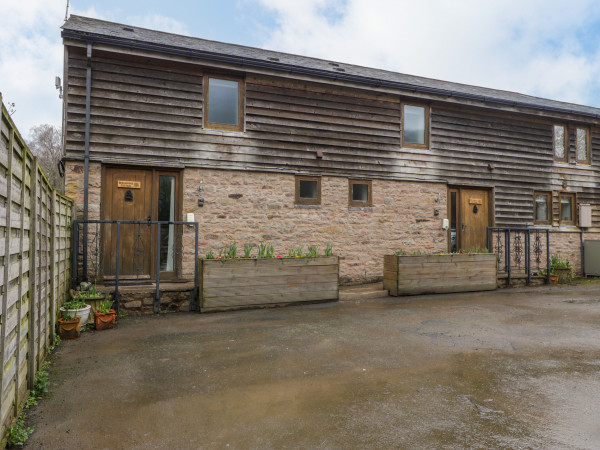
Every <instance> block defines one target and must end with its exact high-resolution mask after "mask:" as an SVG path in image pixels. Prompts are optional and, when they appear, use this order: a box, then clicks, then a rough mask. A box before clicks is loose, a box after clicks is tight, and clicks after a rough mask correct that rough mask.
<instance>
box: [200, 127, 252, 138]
mask: <svg viewBox="0 0 600 450" xmlns="http://www.w3.org/2000/svg"><path fill="white" fill-rule="evenodd" d="M202 132H203V133H204V134H212V135H215V136H235V137H239V136H240V135H242V136H245V135H246V131H243V130H240V131H233V130H216V129H214V128H202Z"/></svg>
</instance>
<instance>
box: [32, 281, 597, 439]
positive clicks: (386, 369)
mask: <svg viewBox="0 0 600 450" xmlns="http://www.w3.org/2000/svg"><path fill="white" fill-rule="evenodd" d="M52 361H53V364H52V366H51V369H50V377H51V386H50V393H49V396H48V397H47V398H46V399H44V400H42V401H41V402H40V404H39V405H38V406H37V407H34V408H33V409H31V410H30V411H29V412H28V415H29V416H30V420H29V422H30V425H31V426H33V427H34V428H35V432H34V433H33V435H32V436H31V437H30V439H29V442H28V443H27V445H26V448H48V449H59V448H62V449H88V448H90V449H92V448H98V449H104V448H108V449H120V448H133V449H155V448H169V449H175V448H182V449H187V448H260V449H263V448H267V449H268V448H407V449H414V448H435V449H445V448H448V449H454V448H470V449H478V448H481V449H484V448H485V449H487V448H511V449H512V448H544V449H547V448H565V449H571V448H574V449H575V448H576V449H581V448H590V449H593V448H600V285H591V286H583V287H575V288H566V287H553V288H548V287H543V288H531V289H505V290H499V291H495V292H484V293H470V294H450V295H435V296H434V295H430V296H418V297H410V298H394V297H388V298H379V299H372V300H360V301H345V302H339V303H331V304H319V305H305V306H294V307H288V308H279V309H266V310H252V311H237V312H228V313H216V314H204V315H200V314H194V313H179V314H167V315H157V316H146V317H128V318H126V319H124V320H121V321H120V322H119V323H118V326H117V328H116V329H114V330H108V331H102V332H87V333H84V334H83V335H82V337H81V338H80V339H78V340H73V341H63V342H62V343H61V345H60V346H59V347H58V349H57V351H56V353H55V355H54V356H53V357H52Z"/></svg>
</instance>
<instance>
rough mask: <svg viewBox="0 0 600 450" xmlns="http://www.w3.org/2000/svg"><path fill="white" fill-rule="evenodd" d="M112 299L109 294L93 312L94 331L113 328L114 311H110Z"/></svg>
mask: <svg viewBox="0 0 600 450" xmlns="http://www.w3.org/2000/svg"><path fill="white" fill-rule="evenodd" d="M112 303H113V301H112V297H111V296H110V294H109V295H108V296H107V297H106V298H105V299H104V300H102V301H101V302H100V307H99V309H98V310H94V316H95V321H96V330H107V329H109V328H114V326H115V310H114V309H112Z"/></svg>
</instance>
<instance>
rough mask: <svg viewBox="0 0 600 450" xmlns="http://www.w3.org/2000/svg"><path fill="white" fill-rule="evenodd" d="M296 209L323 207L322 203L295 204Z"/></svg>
mask: <svg viewBox="0 0 600 450" xmlns="http://www.w3.org/2000/svg"><path fill="white" fill-rule="evenodd" d="M294 209H322V206H321V205H294Z"/></svg>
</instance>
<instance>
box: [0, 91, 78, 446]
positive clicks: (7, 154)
mask: <svg viewBox="0 0 600 450" xmlns="http://www.w3.org/2000/svg"><path fill="white" fill-rule="evenodd" d="M1 102H2V97H1V95H0V103H1ZM0 140H1V142H0V302H1V309H0V360H1V361H2V367H1V370H0V388H1V392H0V436H4V433H5V431H6V428H7V427H8V426H9V425H10V423H11V421H12V419H13V418H14V417H15V416H16V415H17V414H18V412H19V409H20V407H21V406H22V404H23V402H24V400H25V398H26V396H27V393H28V389H30V388H31V387H32V386H33V380H34V378H35V373H36V372H37V370H38V369H39V367H40V364H41V363H42V361H43V359H44V357H45V355H46V350H47V348H48V346H49V345H50V343H51V341H52V339H53V337H54V329H55V323H56V313H57V309H58V307H59V306H60V305H62V303H63V302H64V301H65V300H66V298H67V295H68V289H69V282H70V276H71V274H70V270H71V265H70V261H69V259H70V254H71V234H70V229H71V224H72V219H73V215H72V214H73V211H72V210H73V204H72V201H71V200H70V199H68V198H66V197H63V196H62V195H60V194H58V193H57V192H56V191H55V190H54V189H53V188H52V186H51V185H50V184H49V183H48V180H47V178H46V176H45V175H44V173H43V171H42V170H41V168H40V167H39V165H38V163H37V159H36V158H35V157H34V156H33V155H32V154H31V152H30V151H29V149H28V148H27V146H26V145H25V142H24V140H23V138H22V137H21V135H20V134H19V132H18V130H17V129H16V127H15V125H14V123H13V121H12V119H11V118H10V116H9V114H8V112H7V110H6V108H5V107H4V104H2V121H1V127H0Z"/></svg>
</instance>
